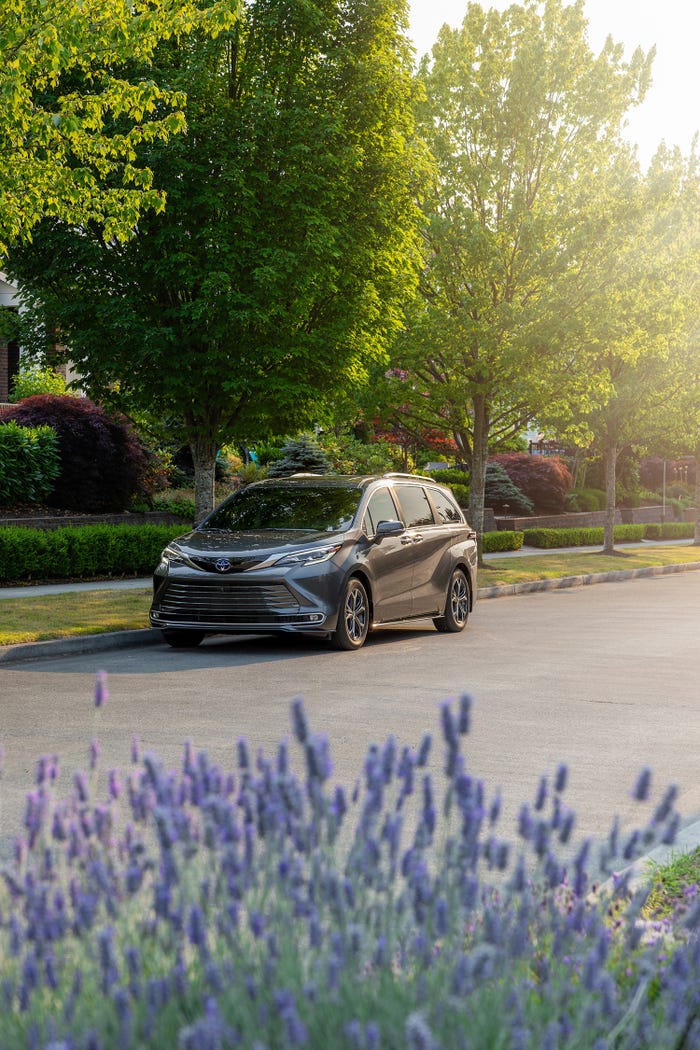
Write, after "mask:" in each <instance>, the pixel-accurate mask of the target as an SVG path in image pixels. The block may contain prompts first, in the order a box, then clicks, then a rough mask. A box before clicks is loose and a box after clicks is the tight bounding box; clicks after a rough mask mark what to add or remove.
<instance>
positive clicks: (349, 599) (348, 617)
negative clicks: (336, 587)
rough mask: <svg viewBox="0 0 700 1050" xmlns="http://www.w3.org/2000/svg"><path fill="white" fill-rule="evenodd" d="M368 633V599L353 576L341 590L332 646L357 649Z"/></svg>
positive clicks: (359, 582) (362, 643) (360, 582)
mask: <svg viewBox="0 0 700 1050" xmlns="http://www.w3.org/2000/svg"><path fill="white" fill-rule="evenodd" d="M368 633H369V598H368V596H367V591H366V590H365V587H364V584H363V583H362V581H361V580H358V579H357V578H356V577H354V576H353V577H352V579H350V580H348V582H347V583H346V584H345V589H344V590H343V596H342V599H341V602H340V610H339V612H338V625H337V627H336V629H335V631H334V632H333V637H332V641H333V645H334V646H335V648H336V649H359V648H361V646H363V645H364V644H365V639H366V638H367V634H368Z"/></svg>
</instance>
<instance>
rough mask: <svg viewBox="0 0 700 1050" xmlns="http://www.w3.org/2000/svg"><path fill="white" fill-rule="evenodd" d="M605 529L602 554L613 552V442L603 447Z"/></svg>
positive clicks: (614, 479)
mask: <svg viewBox="0 0 700 1050" xmlns="http://www.w3.org/2000/svg"><path fill="white" fill-rule="evenodd" d="M604 461H605V529H604V534H603V553H604V554H613V553H614V552H615V502H616V499H617V493H616V477H615V468H616V466H617V447H616V445H615V443H614V442H611V443H610V444H607V445H606V446H605V453H604Z"/></svg>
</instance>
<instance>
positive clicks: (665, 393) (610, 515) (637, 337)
mask: <svg viewBox="0 0 700 1050" xmlns="http://www.w3.org/2000/svg"><path fill="white" fill-rule="evenodd" d="M697 164H698V162H697V158H696V156H695V155H694V154H691V156H690V158H688V159H686V158H683V157H682V156H681V154H680V153H679V152H678V151H677V150H674V151H669V150H667V149H666V148H665V147H662V148H660V149H659V150H658V152H657V154H656V156H655V158H654V160H653V162H652V165H651V166H650V169H649V171H648V173H647V174H646V176H644V177H643V178H642V177H640V178H637V179H635V180H633V181H631V182H630V183H628V185H627V186H626V187H625V192H624V195H621V200H620V202H619V203H618V205H617V206H616V208H615V214H616V216H617V221H616V225H615V227H614V230H613V231H612V233H611V234H610V235H609V238H608V240H609V241H611V242H612V243H614V245H615V252H614V255H613V258H614V259H615V266H614V268H613V269H612V270H611V269H610V268H609V267H607V266H605V265H604V266H603V267H602V269H600V268H599V267H598V265H597V264H596V263H593V264H592V265H591V274H592V276H593V277H594V278H595V279H593V280H591V281H590V282H589V284H590V288H591V294H590V297H589V298H588V300H587V302H586V305H585V311H584V312H583V316H584V317H585V324H584V325H583V326H582V329H581V342H580V344H579V347H578V352H577V360H576V365H575V367H576V369H577V370H578V371H581V372H582V373H584V374H590V375H595V376H597V377H598V382H599V390H598V393H597V396H594V397H592V398H591V399H590V402H589V406H588V407H587V408H586V407H584V406H581V405H579V406H578V412H577V418H576V420H575V426H576V428H577V429H578V431H579V432H581V431H586V432H587V433H588V436H589V438H590V440H591V443H592V448H593V449H595V450H596V451H598V452H599V453H600V454H601V456H602V458H603V462H604V466H605V489H606V520H605V536H604V544H603V547H604V552H605V553H612V552H613V550H614V523H615V508H616V503H617V500H616V492H617V471H616V467H617V462H618V458H619V456H620V455H621V453H623V452H625V451H629V450H632V451H635V452H637V453H639V452H643V451H648V450H654V444H655V443H658V442H659V441H665V442H668V441H669V440H671V439H675V443H676V445H677V446H678V447H679V448H684V450H685V451H691V450H692V449H694V447H695V438H696V432H694V431H693V428H692V420H693V415H694V413H693V407H694V411H695V415H696V414H697V403H698V398H699V397H700V392H699V391H698V365H697V358H696V356H695V355H694V354H693V353H692V349H693V346H694V337H693V332H694V331H695V330H697V326H698V320H699V318H698V301H699V300H698V276H697V275H698V270H699V264H700V221H699V220H700V181H699V180H698V170H697ZM605 254H606V253H604V255H605ZM559 411H561V409H559ZM556 415H557V406H556V405H552V406H550V407H549V408H548V409H545V410H544V411H543V412H542V414H541V416H540V418H541V420H542V421H543V422H545V423H546V422H549V421H551V420H552V419H555V418H556ZM568 415H569V422H570V423H571V413H570V412H569V413H568ZM556 429H558V430H559V432H560V433H561V432H562V431H563V432H566V429H567V428H566V427H561V425H560V426H559V427H557V428H556Z"/></svg>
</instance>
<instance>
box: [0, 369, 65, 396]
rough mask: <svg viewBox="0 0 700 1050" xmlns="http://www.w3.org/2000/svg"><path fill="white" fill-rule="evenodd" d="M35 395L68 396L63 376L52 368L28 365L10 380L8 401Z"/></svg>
mask: <svg viewBox="0 0 700 1050" xmlns="http://www.w3.org/2000/svg"><path fill="white" fill-rule="evenodd" d="M35 394H59V395H63V394H70V390H69V389H68V384H67V382H66V379H65V376H63V375H61V373H60V372H56V371H54V369H53V368H41V367H39V366H38V365H30V366H29V367H24V368H21V369H20V371H19V373H18V374H17V375H16V376H15V377H14V379H13V380H12V389H11V391H10V398H9V399H10V401H22V400H23V399H24V398H25V397H33V396H34V395H35Z"/></svg>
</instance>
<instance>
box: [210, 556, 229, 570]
mask: <svg viewBox="0 0 700 1050" xmlns="http://www.w3.org/2000/svg"><path fill="white" fill-rule="evenodd" d="M214 568H215V569H216V571H217V572H228V571H229V569H230V568H231V562H230V561H229V560H228V558H219V560H218V561H217V562H215V563H214Z"/></svg>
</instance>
